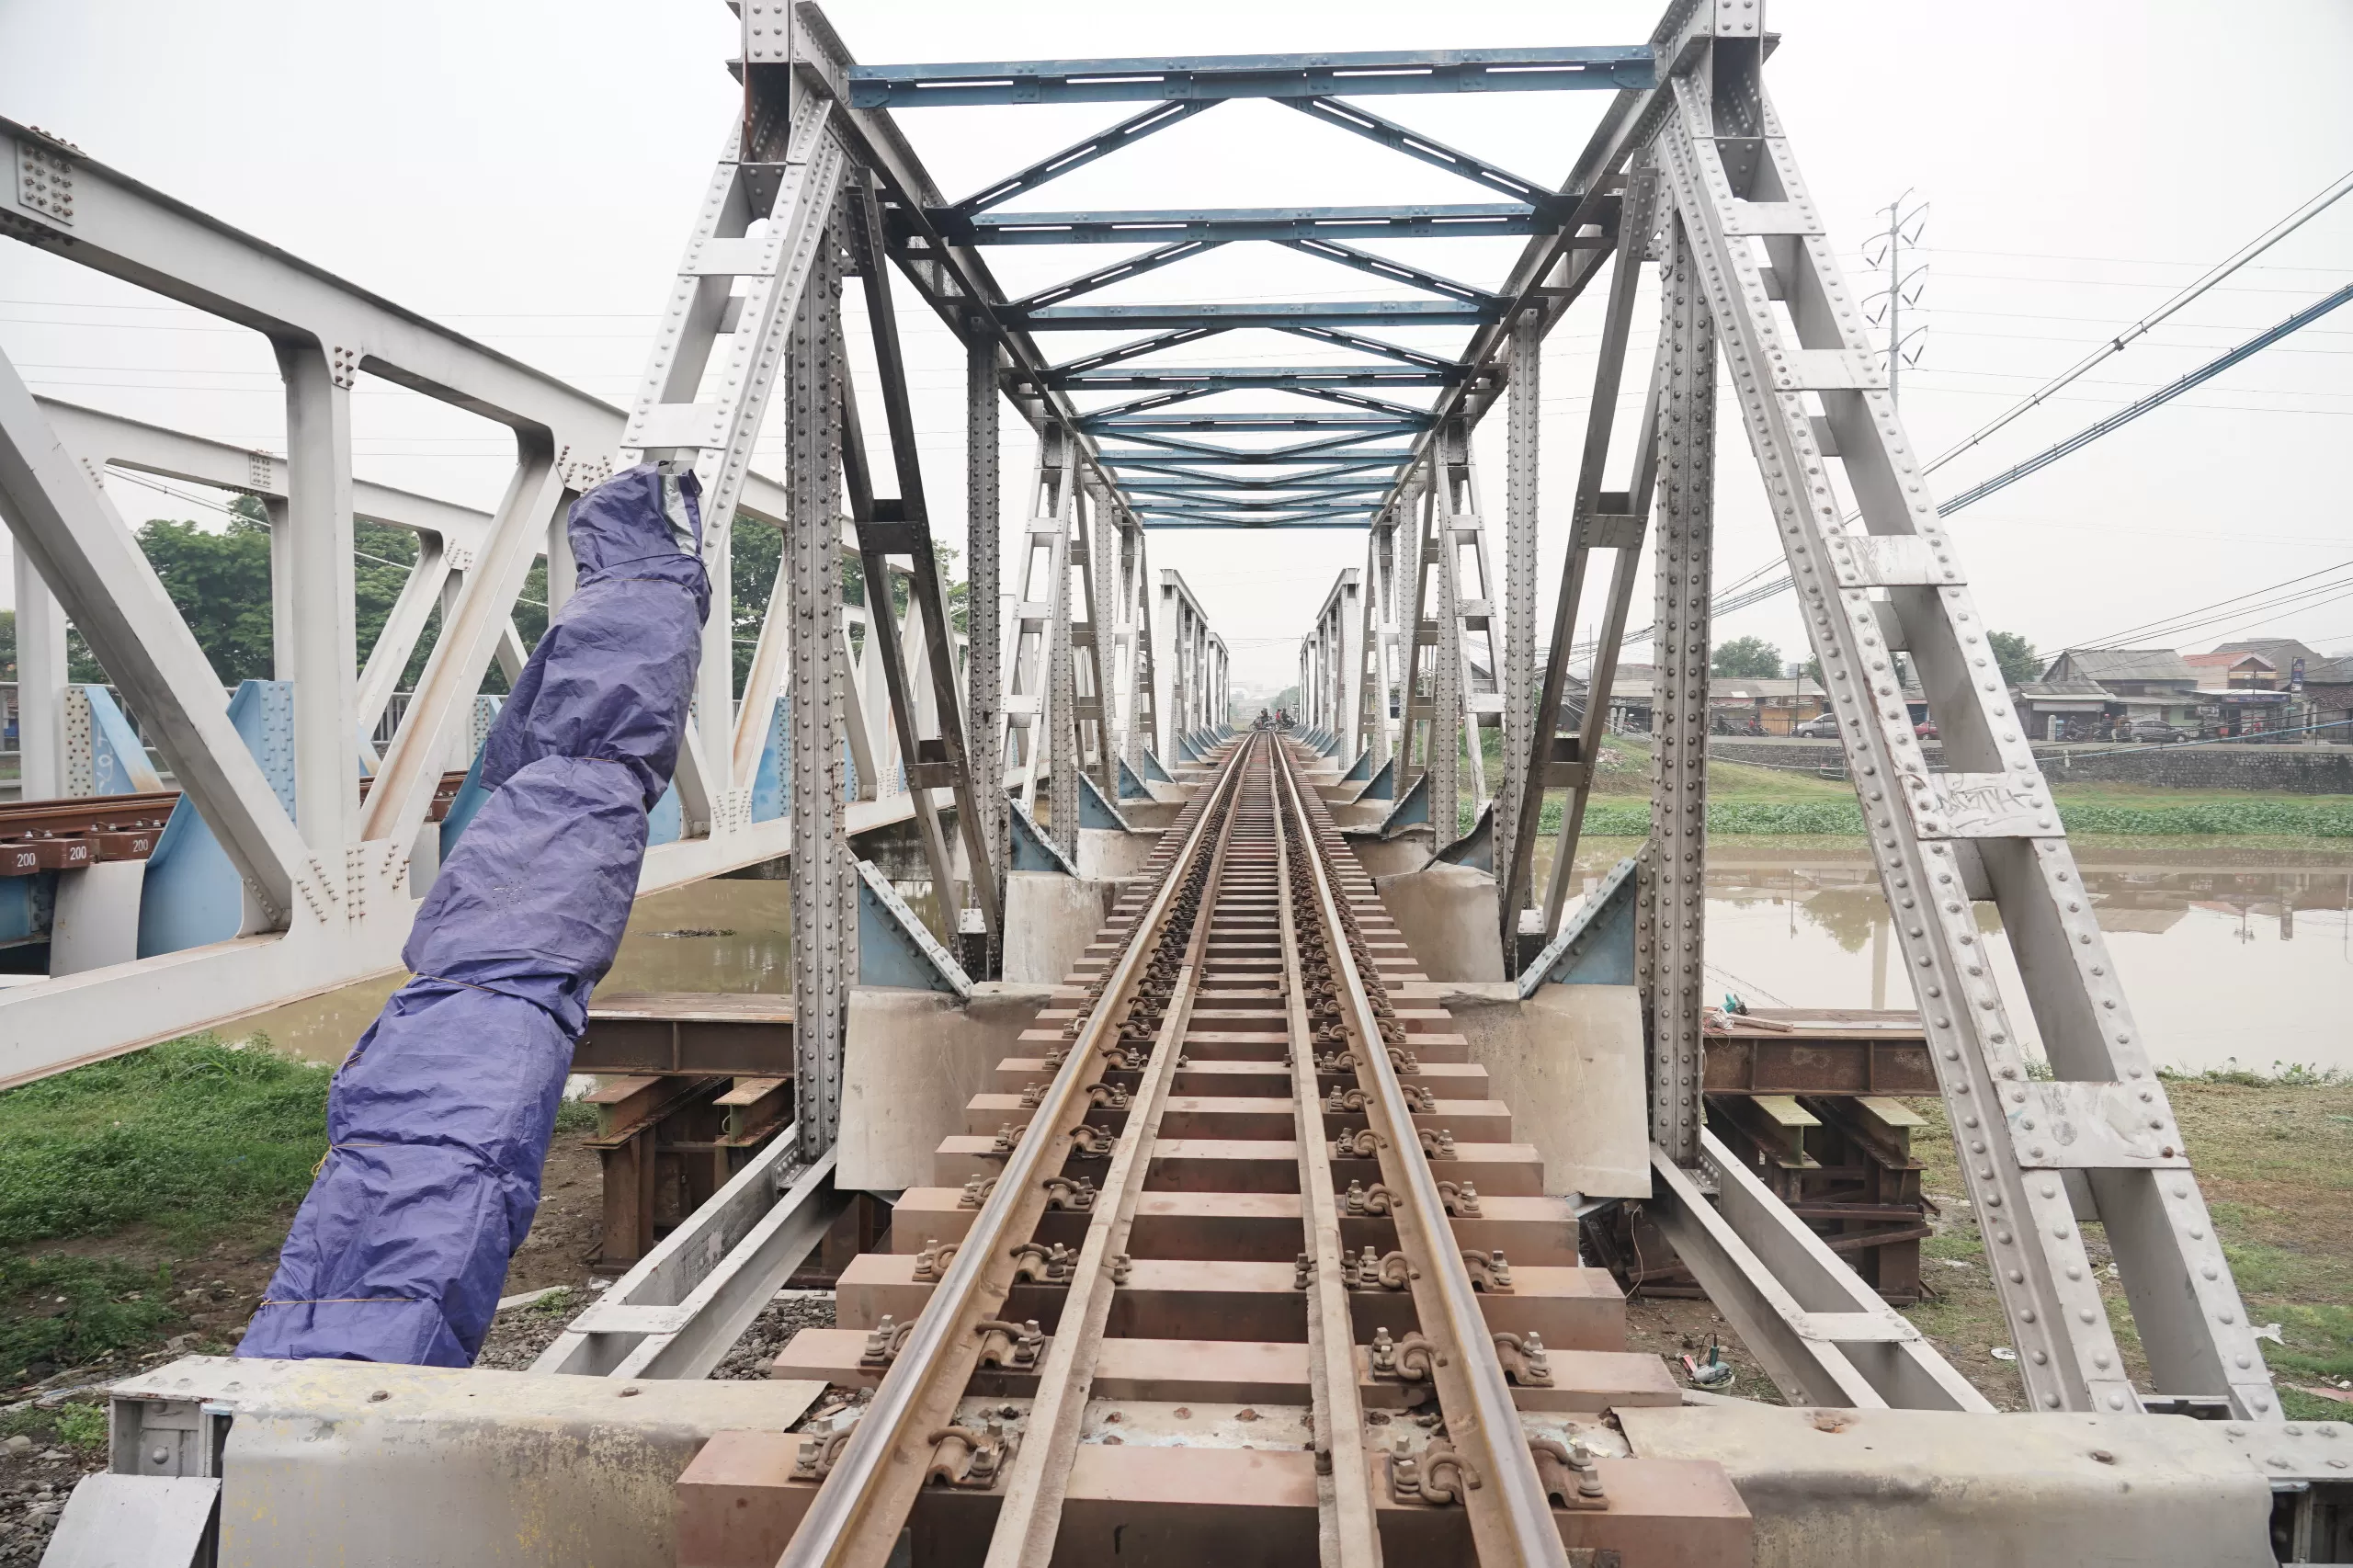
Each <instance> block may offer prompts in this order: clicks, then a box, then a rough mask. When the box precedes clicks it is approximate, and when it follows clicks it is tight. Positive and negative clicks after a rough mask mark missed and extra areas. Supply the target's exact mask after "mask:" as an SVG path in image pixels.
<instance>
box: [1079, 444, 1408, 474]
mask: <svg viewBox="0 0 2353 1568" xmlns="http://www.w3.org/2000/svg"><path fill="white" fill-rule="evenodd" d="M1331 455H1332V456H1336V457H1337V456H1343V455H1345V456H1347V457H1349V458H1354V459H1360V460H1361V462H1360V463H1348V464H1344V465H1342V466H1344V467H1350V468H1354V467H1359V466H1361V467H1373V466H1378V467H1381V468H1388V467H1391V466H1392V465H1393V464H1396V463H1401V462H1404V461H1405V460H1407V459H1409V458H1411V457H1412V456H1413V455H1414V449H1413V448H1411V447H1384V448H1382V449H1380V450H1379V451H1369V452H1348V453H1346V454H1341V453H1333V454H1331ZM1308 460H1310V458H1309V457H1308V456H1306V455H1302V454H1301V453H1296V452H1253V451H1244V450H1235V451H1226V452H1218V453H1214V454H1203V455H1201V456H1198V457H1189V458H1188V457H1185V456H1183V455H1181V454H1178V453H1175V452H1158V451H1134V450H1131V449H1128V448H1125V447H1119V448H1112V447H1106V448H1104V449H1103V462H1104V465H1105V466H1106V467H1111V468H1135V469H1152V470H1160V469H1167V470H1168V471H1169V472H1184V473H1189V472H1193V471H1192V470H1191V469H1189V468H1179V467H1174V466H1172V465H1176V464H1183V463H1193V464H1200V463H1215V464H1221V465H1226V466H1233V465H1237V464H1239V465H1244V466H1250V467H1258V466H1266V465H1271V464H1276V463H1300V462H1305V461H1308Z"/></svg>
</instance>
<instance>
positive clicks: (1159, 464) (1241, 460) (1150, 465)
mask: <svg viewBox="0 0 2353 1568" xmlns="http://www.w3.org/2000/svg"><path fill="white" fill-rule="evenodd" d="M1247 461H1249V460H1247V457H1193V460H1179V457H1122V454H1113V452H1106V454H1104V464H1106V466H1113V469H1134V471H1139V473H1167V475H1172V478H1207V481H1214V478H1223V475H1219V473H1205V471H1202V464H1210V466H1226V464H1245V466H1247ZM1285 461H1290V464H1297V461H1299V460H1297V457H1291V460H1285ZM1395 464H1398V460H1393V457H1391V460H1362V461H1348V464H1329V466H1324V469H1311V471H1306V473H1291V475H1287V478H1294V481H1323V478H1348V475H1356V473H1374V471H1388V469H1395Z"/></svg>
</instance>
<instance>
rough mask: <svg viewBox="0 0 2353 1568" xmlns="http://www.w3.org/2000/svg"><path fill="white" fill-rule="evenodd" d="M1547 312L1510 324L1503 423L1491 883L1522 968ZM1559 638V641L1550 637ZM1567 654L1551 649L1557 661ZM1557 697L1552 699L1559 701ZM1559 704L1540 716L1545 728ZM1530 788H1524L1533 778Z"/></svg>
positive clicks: (1509, 957)
mask: <svg viewBox="0 0 2353 1568" xmlns="http://www.w3.org/2000/svg"><path fill="white" fill-rule="evenodd" d="M1543 353H1544V312H1543V310H1542V309H1541V308H1540V307H1530V308H1529V309H1528V310H1525V311H1522V312H1519V314H1518V316H1516V317H1515V318H1513V321H1512V324H1511V392H1510V396H1511V407H1510V411H1509V423H1508V424H1507V425H1506V427H1505V431H1506V434H1505V441H1506V449H1505V457H1504V637H1503V644H1504V645H1503V669H1502V670H1501V672H1499V673H1500V675H1501V677H1502V679H1501V682H1500V684H1501V685H1502V687H1503V698H1504V711H1503V742H1504V744H1503V765H1504V766H1503V772H1504V776H1503V782H1502V784H1501V786H1500V787H1499V788H1498V789H1497V790H1496V791H1495V867H1496V869H1498V870H1501V871H1503V872H1504V873H1505V874H1504V875H1503V876H1501V877H1499V878H1498V879H1497V880H1496V881H1497V886H1496V902H1497V903H1498V905H1499V909H1498V915H1497V920H1498V925H1499V927H1500V930H1501V936H1502V941H1503V946H1504V964H1505V966H1506V969H1507V970H1508V971H1512V972H1517V971H1518V968H1519V911H1520V908H1521V906H1522V905H1523V904H1525V903H1527V898H1528V895H1527V892H1526V885H1525V882H1524V881H1523V879H1521V878H1520V877H1518V876H1517V875H1515V874H1513V873H1514V872H1516V871H1517V869H1518V865H1519V861H1520V857H1521V855H1522V853H1523V850H1522V844H1523V841H1525V842H1527V843H1529V844H1532V843H1533V842H1534V841H1535V838H1536V829H1537V824H1539V823H1540V822H1541V821H1542V820H1543V813H1542V808H1543V804H1544V785H1543V768H1542V767H1540V766H1538V767H1530V766H1529V756H1528V747H1529V738H1530V737H1531V736H1532V735H1533V734H1534V733H1535V732H1536V730H1537V728H1538V725H1537V722H1536V719H1537V715H1536V714H1535V713H1534V712H1532V711H1531V710H1530V708H1529V704H1530V703H1532V702H1533V701H1534V700H1535V697H1536V693H1535V692H1534V690H1533V689H1531V687H1532V676H1533V675H1534V671H1535V664H1536V529H1537V522H1536V483H1537V463H1538V458H1539V456H1540V451H1539V449H1540V435H1541V432H1542V428H1543V426H1542V423H1541V421H1540V419H1539V417H1538V415H1540V413H1541V407H1540V399H1541V392H1542V384H1543V377H1542V374H1541V364H1542V359H1543ZM1555 641H1556V642H1557V641H1558V640H1557V639H1556V640H1555ZM1565 653H1566V650H1565V649H1562V648H1559V647H1557V646H1556V647H1555V649H1554V650H1553V658H1554V659H1555V660H1556V661H1557V660H1559V659H1561V658H1562V657H1563V656H1564V655H1565ZM1556 700H1557V699H1556ZM1557 716H1558V710H1557V709H1556V710H1555V711H1554V712H1553V713H1551V714H1547V715H1545V716H1544V725H1543V728H1544V729H1545V730H1546V732H1547V733H1550V730H1551V727H1552V723H1553V722H1554V721H1555V720H1556V719H1557ZM1531 776H1532V777H1533V778H1535V779H1536V781H1537V782H1536V787H1535V789H1534V790H1528V789H1527V788H1526V785H1527V782H1528V780H1529V778H1530V777H1531Z"/></svg>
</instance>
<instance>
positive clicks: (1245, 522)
mask: <svg viewBox="0 0 2353 1568" xmlns="http://www.w3.org/2000/svg"><path fill="white" fill-rule="evenodd" d="M1139 520H1142V523H1143V528H1148V529H1153V532H1155V534H1158V532H1179V529H1188V528H1190V529H1211V528H1222V529H1235V528H1240V529H1249V528H1266V529H1276V528H1280V529H1285V532H1297V529H1302V528H1371V513H1365V511H1360V513H1356V516H1353V518H1339V520H1318V523H1261V520H1256V518H1210V520H1207V523H1190V520H1172V518H1139Z"/></svg>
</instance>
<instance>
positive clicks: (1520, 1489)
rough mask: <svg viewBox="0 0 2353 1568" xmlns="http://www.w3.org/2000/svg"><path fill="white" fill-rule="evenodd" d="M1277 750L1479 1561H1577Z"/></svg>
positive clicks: (1313, 804) (1310, 821) (1303, 800)
mask: <svg viewBox="0 0 2353 1568" xmlns="http://www.w3.org/2000/svg"><path fill="white" fill-rule="evenodd" d="M1278 755H1279V758H1280V760H1279V773H1280V776H1281V793H1282V796H1283V799H1284V801H1285V803H1286V805H1287V807H1288V810H1289V811H1290V813H1291V815H1292V818H1293V820H1294V821H1296V822H1298V823H1300V824H1302V838H1303V839H1304V841H1305V842H1306V843H1307V844H1309V845H1311V846H1313V848H1314V851H1315V852H1314V853H1313V854H1311V855H1302V856H1301V857H1300V858H1299V861H1298V863H1297V865H1296V868H1295V870H1294V873H1293V874H1294V875H1295V876H1297V878H1298V880H1299V883H1300V892H1302V893H1304V894H1307V895H1309V896H1308V897H1307V898H1305V899H1302V901H1301V902H1305V903H1310V906H1311V907H1312V908H1313V911H1314V914H1315V917H1316V919H1317V920H1318V921H1319V922H1320V923H1321V925H1322V926H1323V931H1322V936H1323V937H1324V940H1325V942H1326V944H1327V949H1326V950H1327V951H1328V953H1329V956H1330V960H1331V969H1332V971H1333V982H1334V983H1333V984H1332V987H1331V991H1332V994H1333V997H1334V1000H1335V1002H1336V1004H1337V1011H1338V1014H1339V1021H1340V1025H1341V1027H1342V1028H1344V1029H1345V1030H1346V1031H1347V1040H1348V1045H1349V1051H1348V1054H1349V1055H1351V1056H1352V1057H1353V1058H1354V1059H1355V1060H1354V1062H1353V1065H1354V1067H1355V1070H1356V1074H1357V1081H1358V1084H1359V1085H1361V1086H1362V1087H1363V1089H1364V1090H1365V1112H1366V1120H1367V1121H1368V1123H1369V1124H1370V1131H1371V1132H1372V1134H1373V1141H1374V1144H1375V1152H1376V1158H1377V1159H1378V1160H1379V1161H1380V1164H1381V1181H1382V1184H1383V1185H1384V1186H1386V1187H1388V1188H1389V1190H1390V1192H1391V1193H1392V1195H1393V1199H1392V1201H1393V1202H1394V1203H1395V1208H1394V1209H1393V1210H1392V1212H1393V1214H1394V1216H1395V1219H1396V1223H1397V1244H1398V1247H1399V1249H1400V1250H1401V1251H1402V1252H1403V1253H1404V1261H1405V1264H1406V1266H1407V1268H1408V1271H1409V1274H1408V1281H1409V1286H1408V1288H1409V1289H1410V1290H1411V1291H1412V1293H1413V1297H1414V1307H1415V1312H1416V1313H1417V1314H1418V1315H1419V1316H1420V1318H1421V1322H1422V1325H1423V1331H1424V1333H1425V1335H1427V1336H1429V1337H1431V1338H1432V1339H1433V1340H1434V1343H1435V1344H1436V1346H1437V1354H1435V1355H1434V1356H1433V1357H1432V1358H1431V1362H1432V1372H1431V1381H1432V1382H1433V1383H1434V1384H1435V1386H1436V1387H1437V1390H1438V1405H1439V1408H1440V1409H1441V1410H1442V1411H1444V1413H1445V1415H1446V1429H1447V1432H1448V1433H1449V1436H1450V1437H1452V1438H1453V1439H1454V1440H1455V1442H1456V1443H1457V1444H1458V1445H1459V1448H1458V1450H1457V1451H1458V1452H1459V1453H1461V1455H1462V1456H1463V1458H1464V1459H1466V1460H1469V1464H1468V1465H1467V1466H1463V1467H1461V1469H1460V1470H1459V1471H1458V1473H1459V1475H1460V1478H1461V1488H1460V1491H1459V1495H1460V1496H1461V1501H1462V1503H1463V1506H1464V1508H1465V1511H1466V1512H1467V1513H1468V1514H1469V1516H1470V1519H1471V1534H1472V1541H1473V1542H1474V1544H1475V1545H1476V1547H1477V1550H1478V1554H1479V1561H1480V1562H1481V1563H1482V1564H1483V1565H1485V1568H1498V1565H1500V1564H1503V1563H1530V1564H1535V1563H1540V1564H1546V1565H1548V1568H1551V1565H1558V1568H1567V1563H1568V1556H1567V1553H1566V1552H1565V1551H1563V1547H1562V1544H1561V1535H1560V1530H1559V1528H1558V1527H1557V1526H1556V1525H1555V1524H1554V1523H1553V1520H1552V1504H1551V1502H1550V1500H1549V1498H1548V1496H1547V1488H1546V1486H1545V1483H1544V1481H1543V1480H1542V1478H1541V1477H1540V1476H1539V1475H1538V1473H1537V1468H1536V1460H1535V1456H1534V1454H1533V1452H1532V1451H1531V1450H1530V1449H1529V1444H1528V1441H1527V1438H1526V1437H1525V1436H1524V1434H1523V1433H1522V1431H1521V1429H1520V1425H1519V1416H1518V1412H1517V1410H1516V1409H1515V1407H1514V1405H1513V1403H1512V1395H1511V1384H1510V1380H1509V1379H1508V1378H1507V1377H1506V1375H1505V1372H1504V1368H1503V1362H1502V1358H1501V1357H1500V1356H1499V1355H1498V1353H1497V1349H1496V1345H1495V1339H1494V1337H1493V1336H1492V1335H1490V1334H1489V1333H1488V1331H1487V1324H1486V1318H1485V1316H1484V1314H1483V1313H1482V1312H1480V1310H1479V1301H1478V1298H1477V1296H1476V1295H1475V1294H1474V1293H1473V1290H1472V1282H1471V1274H1470V1270H1469V1268H1468V1267H1467V1266H1466V1263H1465V1260H1464V1256H1463V1253H1462V1250H1461V1248H1460V1247H1459V1246H1457V1245H1456V1244H1455V1241H1454V1233H1453V1231H1452V1229H1451V1228H1450V1227H1449V1224H1448V1222H1447V1210H1446V1200H1445V1197H1444V1195H1443V1194H1442V1193H1440V1192H1439V1190H1438V1179H1437V1177H1435V1176H1432V1175H1431V1173H1430V1166H1429V1159H1428V1156H1427V1153H1425V1152H1424V1149H1423V1146H1422V1141H1421V1137H1420V1134H1419V1132H1418V1131H1417V1130H1416V1129H1415V1124H1414V1115H1413V1109H1412V1108H1411V1107H1410V1106H1409V1105H1408V1104H1407V1103H1406V1099H1405V1092H1404V1087H1403V1085H1401V1084H1400V1083H1399V1081H1398V1071H1397V1070H1398V1067H1399V1066H1400V1065H1401V1063H1406V1062H1410V1061H1411V1059H1410V1058H1409V1057H1407V1056H1405V1054H1404V1042H1405V1035H1404V1031H1403V1029H1402V1028H1399V1027H1398V1026H1397V1025H1396V1024H1395V1022H1394V1021H1393V1020H1392V1019H1388V1018H1384V1017H1382V1013H1383V1011H1384V1010H1386V1008H1387V1000H1386V998H1385V997H1382V998H1381V1001H1380V1002H1379V1003H1378V1004H1376V1002H1375V996H1374V991H1373V988H1374V987H1377V986H1378V984H1379V982H1378V981H1377V980H1376V981H1372V982H1370V984H1369V983H1368V978H1367V971H1369V970H1370V955H1369V954H1368V953H1367V952H1366V950H1365V948H1364V944H1363V941H1362V938H1361V937H1358V934H1357V932H1356V929H1355V922H1354V920H1353V919H1352V918H1351V917H1350V915H1349V913H1348V910H1347V906H1346V905H1345V904H1344V903H1341V902H1340V900H1339V898H1338V897H1337V896H1336V894H1335V892H1334V891H1333V887H1332V875H1331V869H1330V868H1329V867H1328V866H1327V865H1326V864H1325V856H1326V853H1327V850H1326V848H1325V845H1324V840H1325V838H1326V836H1327V835H1330V832H1331V826H1330V819H1329V817H1328V815H1327V814H1326V813H1325V812H1324V804H1323V801H1321V800H1320V799H1319V798H1317V797H1316V796H1315V794H1314V792H1313V790H1302V789H1301V788H1300V787H1299V781H1298V779H1297V778H1295V777H1294V775H1293V773H1292V769H1291V766H1290V755H1289V753H1288V752H1287V751H1283V750H1282V749H1281V748H1278ZM1312 1048H1313V1047H1312V1045H1311V1049H1312ZM1392 1053H1393V1054H1392ZM1384 1261H1385V1260H1384ZM1420 1462H1421V1466H1422V1468H1423V1469H1424V1470H1425V1471H1429V1470H1432V1469H1434V1468H1435V1467H1434V1465H1433V1464H1432V1462H1431V1461H1430V1460H1428V1459H1427V1457H1425V1458H1424V1459H1423V1460H1421V1461H1420Z"/></svg>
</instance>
